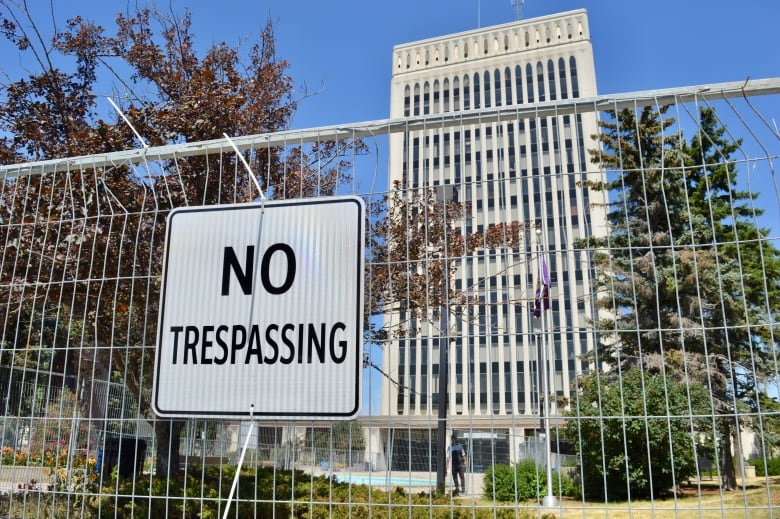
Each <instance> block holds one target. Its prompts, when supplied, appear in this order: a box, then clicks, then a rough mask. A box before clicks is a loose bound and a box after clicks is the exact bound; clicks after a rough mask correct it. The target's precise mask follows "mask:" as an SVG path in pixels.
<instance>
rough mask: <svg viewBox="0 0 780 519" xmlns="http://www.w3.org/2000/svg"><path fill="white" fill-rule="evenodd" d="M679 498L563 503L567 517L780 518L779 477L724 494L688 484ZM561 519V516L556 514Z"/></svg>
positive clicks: (713, 485)
mask: <svg viewBox="0 0 780 519" xmlns="http://www.w3.org/2000/svg"><path fill="white" fill-rule="evenodd" d="M681 490H682V492H681V495H679V496H678V497H677V498H676V499H675V498H673V497H670V498H665V499H656V500H653V501H650V500H648V501H632V502H622V503H609V504H604V503H583V502H582V501H576V500H564V501H563V502H562V507H563V513H562V514H561V515H560V517H564V518H575V517H577V518H585V519H590V518H597V517H598V518H603V517H609V518H610V519H628V518H631V519H644V518H651V517H652V518H658V517H674V518H680V519H694V518H696V519H701V518H710V517H712V518H716V517H717V518H730V517H747V518H751V519H753V518H755V519H760V518H764V517H778V516H780V478H770V480H769V484H768V485H767V480H766V479H764V478H754V479H751V480H748V482H747V484H746V486H745V488H744V489H743V488H741V487H740V488H739V489H737V490H733V491H730V492H722V491H721V490H720V489H719V488H718V485H717V483H714V482H703V483H701V485H695V484H692V485H686V486H683V487H682V488H681ZM553 516H554V517H559V515H558V513H554V514H553Z"/></svg>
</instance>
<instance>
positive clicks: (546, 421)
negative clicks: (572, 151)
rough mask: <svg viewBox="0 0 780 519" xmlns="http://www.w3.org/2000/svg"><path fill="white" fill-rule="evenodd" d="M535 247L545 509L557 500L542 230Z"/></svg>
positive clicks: (537, 232)
mask: <svg viewBox="0 0 780 519" xmlns="http://www.w3.org/2000/svg"><path fill="white" fill-rule="evenodd" d="M536 237H537V242H536V247H537V250H538V252H539V290H540V293H539V294H538V298H539V299H540V301H539V310H540V312H539V320H540V324H541V330H542V358H541V359H540V360H541V363H542V368H543V369H544V374H543V379H544V387H543V388H542V389H543V391H544V393H542V394H543V395H544V410H543V412H544V419H543V421H544V450H545V460H546V463H547V495H546V496H544V499H543V500H542V506H544V507H545V508H552V507H555V506H558V500H557V499H556V498H555V495H553V490H552V454H551V452H550V394H551V389H552V386H551V385H550V382H551V379H550V369H549V366H548V363H547V330H546V329H545V317H546V314H547V312H546V309H545V307H544V304H545V301H544V298H545V295H544V283H545V276H546V273H545V268H544V263H545V262H544V257H543V255H544V243H543V242H544V238H543V237H542V229H541V228H539V227H537V228H536Z"/></svg>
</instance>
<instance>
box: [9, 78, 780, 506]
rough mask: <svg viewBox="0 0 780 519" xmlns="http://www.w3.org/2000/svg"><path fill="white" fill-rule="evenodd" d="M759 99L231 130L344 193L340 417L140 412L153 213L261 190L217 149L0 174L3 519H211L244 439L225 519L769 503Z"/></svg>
mask: <svg viewBox="0 0 780 519" xmlns="http://www.w3.org/2000/svg"><path fill="white" fill-rule="evenodd" d="M778 92H780V80H777V79H774V80H763V81H757V82H751V83H748V84H741V83H740V84H721V85H706V86H696V87H687V88H680V89H674V90H669V91H653V92H639V93H628V94H623V95H619V96H604V97H597V98H590V99H570V100H561V101H557V102H546V103H537V104H529V105H522V106H520V105H516V106H503V107H502V106H497V107H494V108H483V109H481V110H479V111H478V113H477V114H472V113H469V112H461V113H448V114H442V115H437V116H436V117H414V116H410V117H406V118H403V119H397V120H396V119H392V120H386V121H374V122H368V123H359V124H355V125H341V126H339V127H338V128H335V127H334V128H317V129H313V130H304V131H289V132H283V133H280V134H271V135H258V136H244V137H237V138H235V139H234V141H235V143H236V146H237V147H238V149H240V150H241V153H243V154H244V158H245V159H246V160H247V161H248V163H249V164H250V166H251V167H252V170H253V171H254V172H255V173H256V174H257V177H258V181H259V184H260V185H262V187H263V188H264V190H265V195H266V196H267V197H268V198H269V199H272V200H273V199H276V200H279V199H289V198H299V197H325V196H332V195H340V194H351V195H358V196H360V197H362V198H363V199H364V200H365V202H366V207H367V208H368V217H367V222H366V264H365V281H364V292H365V295H364V299H365V302H364V303H365V312H364V314H365V315H364V319H365V325H364V326H365V337H364V344H363V345H362V348H363V351H362V355H363V387H362V411H361V413H360V416H359V418H358V419H356V420H351V421H328V420H321V421H317V420H298V421H259V422H257V423H256V425H257V427H250V423H249V421H248V420H243V421H231V420H218V419H208V418H202V417H192V418H189V419H186V420H185V419H182V420H176V419H161V418H157V417H155V416H154V414H153V412H152V411H151V409H152V408H151V405H150V401H151V398H152V395H151V391H152V380H153V373H154V358H155V357H154V352H155V348H156V344H157V340H156V337H157V330H156V327H157V312H158V309H159V297H160V279H161V278H160V275H161V272H160V266H161V262H162V256H163V253H164V246H165V243H164V235H165V226H166V217H167V215H168V214H169V213H170V211H171V210H172V209H174V208H176V207H183V206H199V205H211V204H253V203H258V199H259V193H258V192H257V191H256V189H255V183H254V181H253V180H252V179H251V178H250V177H249V175H248V173H247V172H246V170H245V169H244V166H243V164H242V162H241V161H237V160H236V154H235V152H234V149H233V148H232V146H230V145H229V144H228V143H227V142H226V141H210V142H204V143H193V144H182V145H180V146H170V147H165V148H150V149H147V150H142V151H134V150H130V151H126V152H119V153H115V154H107V155H101V156H90V157H76V158H63V159H61V160H53V161H46V162H40V163H29V164H20V165H7V166H2V167H1V168H0V171H2V173H3V174H4V177H5V182H4V183H3V185H2V187H1V188H0V189H1V192H0V203H1V204H2V205H1V206H0V207H1V209H2V221H0V235H1V236H2V240H0V244H1V246H2V256H1V257H0V275H1V276H2V278H0V300H1V301H2V308H1V309H2V314H3V326H2V343H1V344H0V356H1V357H2V366H1V367H0V394H2V403H1V405H2V408H3V416H2V419H1V421H0V427H1V428H2V434H0V439H1V440H2V456H1V457H0V485H2V490H3V492H4V494H3V497H2V499H1V500H0V510H2V512H0V514H3V515H6V516H10V517H28V516H30V517H32V516H51V517H130V516H134V515H137V516H142V517H147V516H182V517H190V516H191V517H196V516H217V515H219V516H221V515H222V514H225V513H226V509H227V507H228V491H229V489H230V482H231V481H232V480H233V478H234V476H235V473H236V470H237V464H238V462H239V459H240V454H241V453H240V450H241V446H242V445H244V444H245V443H247V445H249V449H248V451H247V453H246V457H245V458H244V459H243V465H242V472H241V475H240V478H239V485H238V491H237V495H236V498H235V499H234V501H233V503H232V506H233V508H232V510H231V511H230V512H229V516H230V517H249V516H251V517H272V516H299V515H300V516H325V515H353V514H354V515H361V516H363V515H365V516H373V515H381V516H384V515H395V514H401V515H404V516H407V515H408V516H410V517H411V516H426V517H428V516H431V517H438V516H445V515H446V516H450V515H455V516H466V515H468V516H477V517H482V516H484V517H488V516H489V517H494V516H499V515H500V516H503V515H504V514H506V515H507V516H510V515H511V516H513V517H515V516H529V517H530V516H536V515H537V514H538V513H540V511H544V512H549V513H555V514H559V515H561V516H564V517H568V516H575V515H576V516H585V517H587V516H590V515H594V516H595V515H599V516H601V515H603V514H607V513H608V514H613V515H616V516H619V515H620V514H623V513H628V514H630V515H631V516H637V517H644V516H664V517H667V516H674V517H689V516H694V515H695V516H698V517H703V516H715V515H718V516H728V515H730V514H740V515H741V514H744V515H746V516H751V517H752V516H755V517H765V516H773V515H774V510H775V507H776V502H777V497H776V494H777V491H776V489H777V483H776V475H777V474H776V470H778V469H777V466H778V464H777V461H776V460H777V459H778V449H779V448H780V422H778V411H780V404H778V400H777V399H778V382H777V368H778V363H777V352H776V350H777V345H778V334H779V333H780V329H778V324H777V312H778V308H780V285H778V279H780V253H778V250H779V249H780V215H779V213H778V207H780V183H779V182H778V179H777V176H776V173H775V167H776V166H777V163H778V150H780V146H779V142H778V141H779V140H780V136H779V135H778V130H777V127H776V125H775V122H774V119H773V117H774V115H773V114H774V113H775V112H776V111H777V106H778ZM399 143H400V145H399ZM542 263H544V264H545V267H544V268H542ZM545 269H548V270H547V271H546V272H547V277H545V276H544V275H543V274H542V272H544V271H545ZM197 282H198V280H193V283H197ZM306 304H310V302H301V305H302V306H305V305H306ZM443 380H446V384H444V383H443V382H442V381H443ZM229 382H230V381H229V380H227V381H225V380H204V381H203V383H204V384H212V385H213V386H214V387H215V388H217V387H218V386H219V385H220V384H222V385H225V384H228V385H229ZM215 390H216V389H215ZM286 390H288V389H286V388H279V391H280V392H281V391H286ZM270 398H273V395H271V396H270ZM445 404H446V405H445ZM442 420H444V423H442ZM441 425H444V427H443V428H442V427H441ZM442 430H444V431H446V433H445V434H444V435H442V432H441V431H442ZM452 433H456V434H457V439H453V438H452V436H451V434H452ZM454 441H457V442H459V443H461V444H462V445H463V446H464V449H465V452H466V463H465V488H463V489H460V492H459V493H455V492H453V484H452V483H453V482H452V478H451V474H450V472H449V471H450V470H451V467H448V469H447V470H448V472H447V474H446V478H445V479H444V481H443V482H442V481H441V478H442V472H441V468H442V464H441V463H440V461H441V460H442V459H443V458H447V456H448V452H449V450H448V447H451V445H452V443H453V442H454ZM548 469H549V470H548ZM442 483H444V489H443V490H444V491H443V492H442V489H441V488H439V487H440V485H441V484H442ZM550 483H551V485H550V486H548V484H550ZM546 497H553V498H554V500H553V501H551V502H549V501H545V498H546ZM551 503H552V504H553V506H552V507H551V506H550V505H551ZM198 514H200V515H198Z"/></svg>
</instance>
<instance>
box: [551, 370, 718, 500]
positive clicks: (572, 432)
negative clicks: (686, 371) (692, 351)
mask: <svg viewBox="0 0 780 519" xmlns="http://www.w3.org/2000/svg"><path fill="white" fill-rule="evenodd" d="M618 375H619V376H618ZM711 413H712V408H711V407H710V405H709V397H708V394H707V391H706V390H705V389H704V387H703V386H701V385H699V384H686V383H684V382H680V381H676V380H674V379H673V378H672V377H670V376H665V375H663V374H661V373H660V372H658V371H656V372H654V373H648V372H646V371H643V370H641V369H639V368H637V367H634V368H631V369H629V370H628V371H624V372H621V373H619V374H618V373H617V372H610V373H600V372H594V373H591V374H589V375H587V376H583V377H581V378H580V379H579V381H578V392H577V397H576V404H575V405H574V406H573V408H572V409H571V410H570V411H569V412H568V413H567V416H568V417H569V418H570V420H569V421H568V422H567V426H566V434H567V436H568V437H569V438H571V439H572V440H573V441H574V444H575V447H576V450H577V454H578V456H579V461H580V476H581V478H582V482H581V483H582V490H583V495H584V497H585V498H586V499H591V500H604V499H609V500H610V501H612V500H625V499H636V498H646V497H657V496H660V495H664V494H668V493H672V492H675V491H676V487H677V485H679V484H680V482H682V481H685V480H686V479H688V478H690V477H692V476H696V475H697V473H698V464H697V455H699V456H700V455H703V454H706V453H708V451H709V450H711V447H712V435H711V434H709V429H708V425H709V424H708V418H706V416H707V415H708V414H711Z"/></svg>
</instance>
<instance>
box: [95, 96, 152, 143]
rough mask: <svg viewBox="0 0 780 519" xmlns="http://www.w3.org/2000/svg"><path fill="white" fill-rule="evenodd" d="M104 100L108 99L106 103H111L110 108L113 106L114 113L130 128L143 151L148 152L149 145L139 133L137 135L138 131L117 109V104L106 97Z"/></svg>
mask: <svg viewBox="0 0 780 519" xmlns="http://www.w3.org/2000/svg"><path fill="white" fill-rule="evenodd" d="M106 99H108V102H109V103H111V106H113V107H114V110H116V112H117V113H118V114H119V116H120V117H121V118H122V120H123V121H124V122H125V124H127V125H128V126H129V127H130V129H131V130H133V133H134V134H135V136H136V137H137V138H138V140H139V141H141V145H142V146H143V147H144V149H145V150H148V149H149V145H148V144H146V141H145V140H144V138H143V137H141V134H140V133H138V130H136V129H135V127H134V126H133V124H132V123H131V122H130V119H128V118H127V117H126V116H125V114H124V112H122V110H120V109H119V107H118V106H117V104H116V103H115V102H114V100H113V99H111V98H110V97H106Z"/></svg>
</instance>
